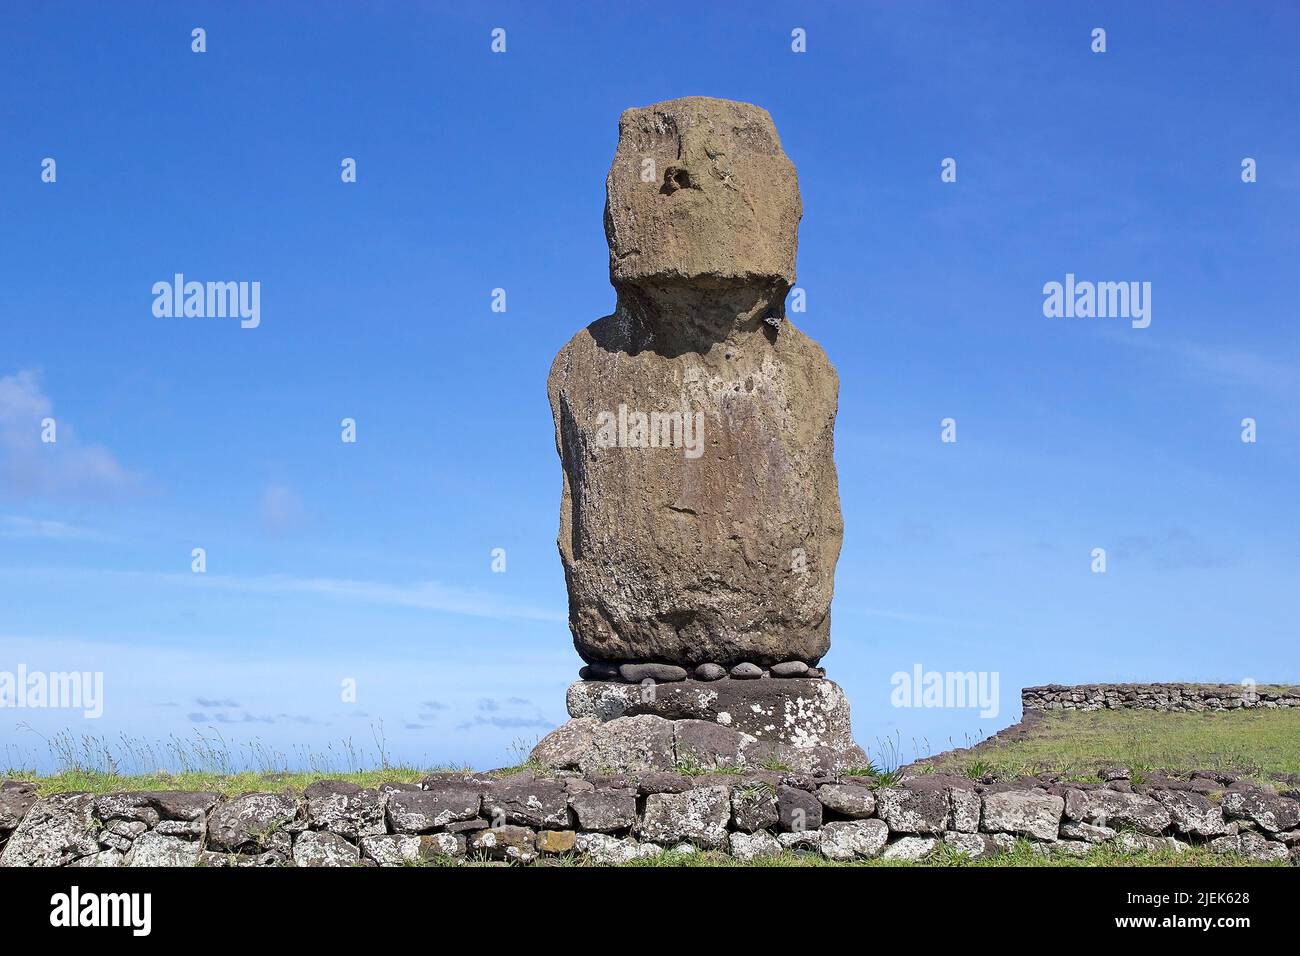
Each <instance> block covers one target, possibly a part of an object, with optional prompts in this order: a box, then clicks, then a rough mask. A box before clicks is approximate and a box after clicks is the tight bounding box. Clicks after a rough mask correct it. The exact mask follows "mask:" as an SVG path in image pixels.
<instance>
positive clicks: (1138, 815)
mask: <svg viewBox="0 0 1300 956" xmlns="http://www.w3.org/2000/svg"><path fill="white" fill-rule="evenodd" d="M987 799H988V798H987V795H986V796H985V800H986V801H987ZM1065 816H1066V817H1067V818H1069V819H1071V820H1075V821H1077V822H1081V823H1092V824H1095V825H1098V826H1108V827H1115V828H1120V827H1132V828H1133V829H1135V830H1138V831H1140V832H1142V833H1146V834H1150V835H1153V836H1154V835H1158V834H1160V833H1163V832H1164V831H1165V829H1166V828H1167V827H1168V826H1169V825H1170V824H1171V823H1172V822H1173V818H1172V816H1171V815H1170V813H1169V811H1168V810H1167V809H1165V807H1164V806H1163V805H1161V804H1160V803H1159V802H1158V801H1156V800H1153V799H1152V798H1151V797H1147V796H1143V795H1142V794H1137V793H1121V792H1119V791H1117V790H1102V789H1098V790H1074V789H1071V790H1067V791H1066V792H1065Z"/></svg>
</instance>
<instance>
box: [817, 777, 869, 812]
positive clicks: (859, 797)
mask: <svg viewBox="0 0 1300 956" xmlns="http://www.w3.org/2000/svg"><path fill="white" fill-rule="evenodd" d="M817 799H818V800H820V801H821V804H822V806H824V807H825V808H826V809H827V810H833V811H834V812H836V813H839V814H841V815H843V816H846V817H853V818H854V819H856V820H865V819H866V818H867V817H869V816H872V815H873V814H874V813H875V812H876V796H875V794H873V793H872V792H871V791H870V790H869V789H868V788H866V787H855V786H852V785H850V784H837V783H832V784H823V785H822V786H820V787H818V788H817Z"/></svg>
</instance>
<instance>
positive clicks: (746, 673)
mask: <svg viewBox="0 0 1300 956" xmlns="http://www.w3.org/2000/svg"><path fill="white" fill-rule="evenodd" d="M730 673H731V676H732V677H734V678H735V679H736V680H758V679H759V678H760V677H762V676H763V668H761V667H759V666H758V665H757V664H754V663H751V662H750V661H741V662H740V663H739V664H737V665H736V666H734V667H733V668H731V671H730Z"/></svg>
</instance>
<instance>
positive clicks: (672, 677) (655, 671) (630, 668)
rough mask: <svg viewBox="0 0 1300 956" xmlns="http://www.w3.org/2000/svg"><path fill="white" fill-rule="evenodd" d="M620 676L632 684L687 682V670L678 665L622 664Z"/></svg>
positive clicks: (619, 670)
mask: <svg viewBox="0 0 1300 956" xmlns="http://www.w3.org/2000/svg"><path fill="white" fill-rule="evenodd" d="M618 673H619V676H620V677H622V678H623V680H625V681H628V682H629V683H632V684H639V683H641V682H642V681H643V680H652V681H664V682H665V683H668V682H671V681H679V680H686V668H684V667H678V666H677V665H676V664H622V665H620V666H619V668H618Z"/></svg>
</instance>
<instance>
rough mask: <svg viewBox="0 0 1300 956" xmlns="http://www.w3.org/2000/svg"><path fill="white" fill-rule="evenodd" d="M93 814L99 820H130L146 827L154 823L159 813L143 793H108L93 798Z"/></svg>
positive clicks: (158, 818) (158, 817)
mask: <svg viewBox="0 0 1300 956" xmlns="http://www.w3.org/2000/svg"><path fill="white" fill-rule="evenodd" d="M95 816H97V817H99V819H101V820H131V821H136V822H139V823H143V824H144V825H145V826H146V827H151V826H153V825H154V824H156V823H157V822H158V821H159V820H160V819H162V817H161V815H160V814H159V813H158V811H157V810H156V809H155V808H154V806H153V805H152V804H151V803H150V802H149V797H148V795H147V794H145V793H138V792H133V793H109V794H104V795H103V796H99V797H96V798H95Z"/></svg>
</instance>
